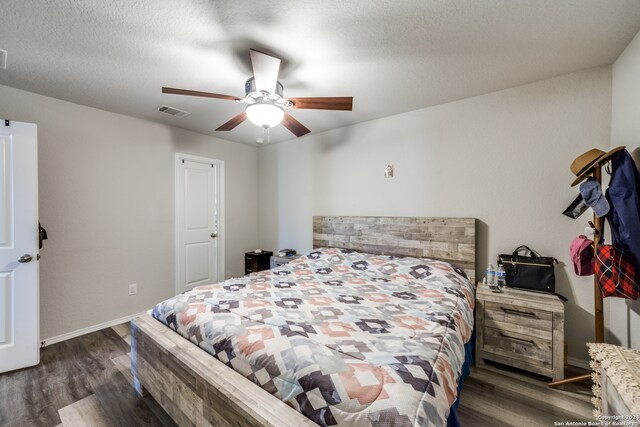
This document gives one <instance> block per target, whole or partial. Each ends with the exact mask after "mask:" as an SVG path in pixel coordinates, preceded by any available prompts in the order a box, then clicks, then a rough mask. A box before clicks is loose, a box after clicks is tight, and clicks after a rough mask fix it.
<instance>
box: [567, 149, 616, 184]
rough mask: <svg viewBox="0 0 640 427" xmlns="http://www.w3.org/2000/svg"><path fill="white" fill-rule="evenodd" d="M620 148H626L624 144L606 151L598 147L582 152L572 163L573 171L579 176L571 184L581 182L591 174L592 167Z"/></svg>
mask: <svg viewBox="0 0 640 427" xmlns="http://www.w3.org/2000/svg"><path fill="white" fill-rule="evenodd" d="M620 150H624V145H622V146H620V147H616V148H614V149H613V150H611V151H609V152H608V153H605V152H604V151H602V150H598V149H597V148H592V149H591V150H589V151H587V152H586V153H582V154H580V155H579V156H578V157H576V159H575V160H574V161H573V163H571V167H570V169H571V172H573V174H574V175H575V176H576V177H577V178H576V180H575V181H573V183H572V184H571V186H572V187H575V186H576V185H578V184H580V183H581V182H582V181H584V179H585V178H586V177H587V175H589V173H590V172H591V169H592V168H593V167H594V166H595V165H597V164H599V163H602V162H604V161H605V160H608V159H609V157H611V156H612V155H613V153H617V152H618V151H620Z"/></svg>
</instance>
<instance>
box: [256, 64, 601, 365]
mask: <svg viewBox="0 0 640 427" xmlns="http://www.w3.org/2000/svg"><path fill="white" fill-rule="evenodd" d="M357 102H358V100H357V99H356V100H355V105H356V108H357ZM380 102H384V100H380ZM318 114H321V112H318ZM345 114H348V113H345ZM610 120H611V69H610V67H603V68H597V69H590V70H586V71H582V72H579V73H574V74H570V75H565V76H560V77H556V78H552V79H548V80H544V81H541V82H536V83H533V84H529V85H525V86H520V87H516V88H513V89H508V90H503V91H500V92H495V93H490V94H487V95H482V96H478V97H474V98H469V99H464V100H460V101H456V102H452V103H449V104H444V105H439V106H436V107H431V108H426V109H422V110H417V111H413V112H409V113H405V114H401V115H397V116H393V117H387V118H383V119H379V120H374V121H371V122H367V123H361V124H357V125H354V126H349V127H344V128H340V129H337V130H333V131H328V132H324V133H320V134H310V135H308V136H306V137H303V138H300V139H297V140H292V141H289V142H285V143H281V144H275V145H271V146H264V147H261V148H260V149H259V150H260V152H259V165H260V172H259V176H260V193H259V194H260V195H259V207H260V218H259V221H260V227H259V228H260V244H261V246H262V247H264V248H268V249H279V248H282V247H293V248H296V249H298V250H299V251H307V250H309V249H310V248H311V245H312V216H313V215H395V216H411V215H417V216H467V217H475V218H478V219H479V221H480V225H479V230H478V232H479V233H478V239H477V240H478V274H479V275H478V277H482V276H483V274H482V270H483V269H484V267H485V266H486V264H487V263H488V262H489V260H491V261H492V262H493V263H494V264H495V259H496V257H497V255H498V254H499V253H505V252H507V253H508V252H511V251H512V250H513V249H514V248H515V247H517V246H518V245H520V244H528V245H530V246H531V247H533V248H534V249H537V250H539V251H540V252H542V253H543V254H546V255H552V256H555V257H557V258H558V259H559V260H560V261H561V265H560V267H559V268H558V269H557V270H556V271H557V273H558V277H557V287H558V292H560V293H562V294H564V295H565V296H567V297H568V298H569V300H570V302H569V303H568V304H567V305H566V311H567V321H566V336H567V339H568V341H569V355H570V356H571V357H574V358H579V359H582V360H586V359H587V354H586V347H585V342H587V341H590V340H592V339H593V330H594V326H593V324H594V320H593V314H592V313H593V286H592V280H591V278H579V277H576V276H575V275H574V274H573V269H572V267H571V263H570V259H569V256H568V252H569V244H570V242H571V240H572V239H573V237H575V236H576V235H578V234H579V233H580V232H581V231H582V230H584V227H585V225H586V220H587V216H588V215H585V216H584V217H582V218H581V219H580V220H579V221H575V220H572V219H569V218H567V217H565V216H563V215H561V213H562V211H563V210H564V209H565V208H566V207H567V205H568V204H569V203H570V202H571V201H572V200H573V199H574V198H575V196H576V195H577V194H578V190H577V188H570V187H569V184H570V183H571V181H572V175H571V172H570V171H569V165H570V164H571V162H572V160H573V159H574V158H575V157H576V156H577V155H579V154H581V153H583V152H584V151H587V150H588V149H590V148H593V147H601V148H606V147H608V146H609V138H610V132H611V128H610ZM387 163H393V164H394V165H395V168H396V177H395V178H393V179H385V178H383V169H384V167H385V165H386V164H387Z"/></svg>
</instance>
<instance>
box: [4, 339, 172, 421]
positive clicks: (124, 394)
mask: <svg viewBox="0 0 640 427" xmlns="http://www.w3.org/2000/svg"><path fill="white" fill-rule="evenodd" d="M129 351H130V349H129V345H128V344H127V342H125V341H124V340H123V339H122V338H121V337H120V335H118V334H117V333H116V332H115V330H113V329H111V328H108V329H103V330H100V331H97V332H93V333H91V334H87V335H84V336H81V337H78V338H74V339H71V340H68V341H64V342H61V343H58V344H54V345H51V346H49V347H45V348H44V349H42V352H41V362H40V365H38V366H36V367H34V368H28V369H23V370H20V371H15V372H10V373H7V374H3V375H0V425H1V426H12V427H13V426H16V427H18V426H21V427H22V426H56V425H58V424H61V423H62V420H61V418H60V413H59V410H61V409H63V408H65V407H67V406H69V405H72V404H74V403H76V402H80V401H82V400H83V399H86V398H91V401H92V402H94V404H93V405H89V407H88V408H85V409H87V410H85V411H84V412H89V413H83V414H82V415H81V416H84V418H85V419H86V421H87V423H86V424H85V425H96V424H101V425H111V426H168V425H175V424H174V423H173V421H171V419H170V418H169V417H168V416H167V415H166V413H164V411H163V410H162V408H160V407H159V405H158V404H157V403H156V402H155V401H154V400H153V399H152V398H151V397H145V398H141V397H139V396H138V395H137V394H136V393H135V392H134V391H133V388H132V387H131V385H130V383H129V381H128V380H127V378H126V376H125V374H123V373H122V372H121V371H120V370H119V369H118V366H117V364H116V363H115V362H114V360H113V359H117V358H118V356H123V355H125V356H126V354H127V353H129ZM96 404H97V405H96ZM96 406H97V407H98V408H99V411H100V413H99V414H97V415H96V414H92V413H91V412H95V411H96ZM92 420H95V422H92ZM66 424H67V423H65V427H68V426H66Z"/></svg>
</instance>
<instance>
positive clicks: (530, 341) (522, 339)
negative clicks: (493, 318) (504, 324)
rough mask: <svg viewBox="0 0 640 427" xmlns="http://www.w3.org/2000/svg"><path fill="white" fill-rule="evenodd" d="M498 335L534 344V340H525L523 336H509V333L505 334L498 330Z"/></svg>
mask: <svg viewBox="0 0 640 427" xmlns="http://www.w3.org/2000/svg"><path fill="white" fill-rule="evenodd" d="M500 336H501V337H502V338H508V339H510V340H515V341H522V342H526V343H527V344H531V345H534V344H535V342H533V340H525V339H524V338H517V337H511V336H509V335H505V334H503V333H502V332H500Z"/></svg>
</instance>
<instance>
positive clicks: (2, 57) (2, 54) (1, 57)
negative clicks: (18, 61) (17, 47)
mask: <svg viewBox="0 0 640 427" xmlns="http://www.w3.org/2000/svg"><path fill="white" fill-rule="evenodd" d="M0 69H2V70H6V69H7V51H6V50H2V49H0Z"/></svg>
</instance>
